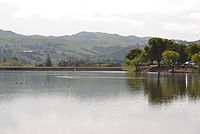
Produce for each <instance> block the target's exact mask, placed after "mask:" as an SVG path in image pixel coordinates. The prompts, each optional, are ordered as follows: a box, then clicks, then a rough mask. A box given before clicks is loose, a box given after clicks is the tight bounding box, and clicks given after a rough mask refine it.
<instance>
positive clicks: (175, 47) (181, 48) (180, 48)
mask: <svg viewBox="0 0 200 134" xmlns="http://www.w3.org/2000/svg"><path fill="white" fill-rule="evenodd" d="M186 49H187V46H186V45H182V44H178V43H173V44H170V45H169V46H168V47H167V51H175V52H177V53H179V54H180V58H179V60H178V62H180V63H184V62H186V61H187V57H188V54H187V52H186Z"/></svg>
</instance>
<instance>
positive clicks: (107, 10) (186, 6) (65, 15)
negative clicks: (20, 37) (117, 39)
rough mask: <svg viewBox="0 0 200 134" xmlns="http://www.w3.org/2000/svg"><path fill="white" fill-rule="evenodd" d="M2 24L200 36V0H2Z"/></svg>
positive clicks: (20, 29) (56, 31)
mask: <svg viewBox="0 0 200 134" xmlns="http://www.w3.org/2000/svg"><path fill="white" fill-rule="evenodd" d="M0 29H3V30H11V31H14V32H17V33H21V34H42V35H56V36H58V35H71V34H76V33H78V32H80V31H89V32H107V33H115V34H120V35H136V36H154V37H155V36H157V37H164V38H170V39H171V38H173V39H183V40H199V39H200V0H0Z"/></svg>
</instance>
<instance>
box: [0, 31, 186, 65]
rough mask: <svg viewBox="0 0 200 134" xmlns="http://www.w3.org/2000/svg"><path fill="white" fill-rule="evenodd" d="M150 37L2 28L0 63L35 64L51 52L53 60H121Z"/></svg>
mask: <svg viewBox="0 0 200 134" xmlns="http://www.w3.org/2000/svg"><path fill="white" fill-rule="evenodd" d="M149 39H150V37H137V36H121V35H117V34H108V33H100V32H96V33H94V32H80V33H78V34H74V35H71V36H69V35H65V36H41V35H31V36H27V35H21V34H17V33H14V32H12V31H4V30H0V62H2V61H3V57H6V58H7V60H10V59H12V57H17V58H18V59H19V61H20V62H21V63H23V64H35V63H40V62H43V61H44V60H45V57H46V55H47V53H48V54H49V55H50V57H51V59H52V60H53V62H54V63H56V62H58V61H59V60H66V59H68V58H71V57H76V58H81V59H89V60H90V61H91V62H94V63H98V62H100V61H109V62H119V63H122V62H123V60H124V55H125V54H126V53H127V52H128V51H129V50H131V49H133V48H135V47H141V48H142V47H143V46H145V45H147V43H148V40H149ZM183 42H184V43H188V42H185V41H183Z"/></svg>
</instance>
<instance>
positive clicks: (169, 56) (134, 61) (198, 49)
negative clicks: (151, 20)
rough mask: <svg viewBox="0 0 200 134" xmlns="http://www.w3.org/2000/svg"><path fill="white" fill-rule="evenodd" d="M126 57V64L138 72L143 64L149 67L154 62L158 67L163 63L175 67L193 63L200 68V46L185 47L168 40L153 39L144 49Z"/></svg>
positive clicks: (137, 49) (134, 50) (132, 52)
mask: <svg viewBox="0 0 200 134" xmlns="http://www.w3.org/2000/svg"><path fill="white" fill-rule="evenodd" d="M125 57H126V58H127V59H128V61H126V64H127V65H133V66H135V67H136V70H139V69H140V66H141V65H143V64H146V65H148V64H150V63H153V62H156V63H157V65H158V66H161V62H162V64H165V65H168V66H174V65H180V64H183V63H185V62H186V61H193V62H194V63H195V64H196V65H198V66H200V44H190V45H184V44H178V43H175V42H174V41H172V40H168V39H162V38H151V39H150V40H149V42H148V46H145V47H144V49H140V48H134V49H132V50H131V51H130V52H128V53H127V54H126V55H125Z"/></svg>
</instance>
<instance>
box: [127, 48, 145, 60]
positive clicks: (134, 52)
mask: <svg viewBox="0 0 200 134" xmlns="http://www.w3.org/2000/svg"><path fill="white" fill-rule="evenodd" d="M141 53H142V50H141V49H140V48H134V49H132V50H131V51H130V52H128V53H127V54H126V55H125V56H126V58H127V59H129V60H133V59H134V58H135V57H136V56H138V55H140V54H141Z"/></svg>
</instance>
